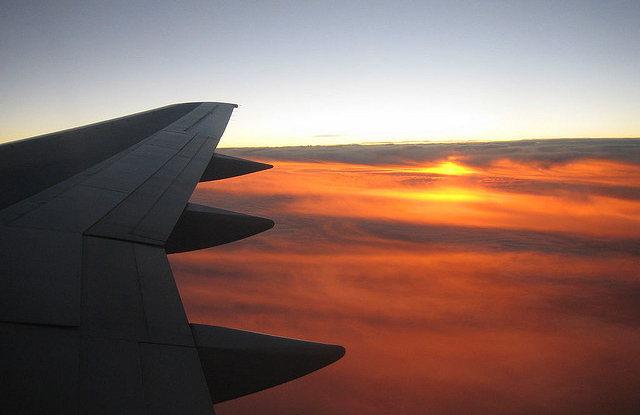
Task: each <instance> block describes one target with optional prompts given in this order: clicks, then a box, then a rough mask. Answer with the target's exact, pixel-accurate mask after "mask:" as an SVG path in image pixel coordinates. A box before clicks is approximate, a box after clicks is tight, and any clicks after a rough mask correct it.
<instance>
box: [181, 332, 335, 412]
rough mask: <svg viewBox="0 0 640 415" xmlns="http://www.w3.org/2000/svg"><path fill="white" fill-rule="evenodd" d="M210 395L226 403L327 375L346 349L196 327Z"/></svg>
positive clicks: (194, 335) (196, 338)
mask: <svg viewBox="0 0 640 415" xmlns="http://www.w3.org/2000/svg"><path fill="white" fill-rule="evenodd" d="M191 331H192V333H193V337H194V339H195V342H196V347H197V348H198V353H199V355H200V361H201V364H202V369H203V371H204V375H205V378H206V380H207V384H208V386H209V393H210V394H211V399H212V401H213V403H214V404H215V403H220V402H224V401H228V400H230V399H235V398H239V397H241V396H244V395H248V394H250V393H254V392H258V391H261V390H263V389H267V388H270V387H273V386H276V385H279V384H281V383H285V382H288V381H290V380H293V379H296V378H299V377H301V376H304V375H306V374H308V373H311V372H313V371H316V370H318V369H321V368H323V367H325V366H327V365H329V364H331V363H333V362H335V361H336V360H338V359H340V358H341V357H342V356H344V354H345V349H344V348H343V347H342V346H337V345H333V344H323V343H315V342H308V341H303V340H295V339H290V338H285V337H277V336H270V335H266V334H260V333H254V332H249V331H242V330H235V329H229V328H225V327H217V326H204V325H200V324H191Z"/></svg>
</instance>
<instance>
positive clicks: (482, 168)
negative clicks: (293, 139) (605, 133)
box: [171, 140, 640, 415]
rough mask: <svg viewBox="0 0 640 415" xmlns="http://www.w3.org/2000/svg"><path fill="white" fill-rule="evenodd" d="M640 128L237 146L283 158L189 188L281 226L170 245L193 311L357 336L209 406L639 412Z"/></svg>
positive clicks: (285, 331)
mask: <svg viewBox="0 0 640 415" xmlns="http://www.w3.org/2000/svg"><path fill="white" fill-rule="evenodd" d="M638 147H640V142H638V141H637V140H635V141H634V140H564V141H563V140H551V141H549V142H544V143H542V142H541V143H538V144H536V143H535V142H512V143H486V144H471V143H469V144H459V145H458V144H456V145H454V144H434V145H426V144H422V145H381V146H341V147H311V148H280V149H239V150H233V151H225V153H229V154H233V155H237V156H241V157H250V158H254V159H257V160H260V161H272V162H273V161H275V162H274V164H275V168H274V169H273V170H270V171H268V172H263V173H260V174H255V175H251V176H247V177H241V178H237V179H230V180H225V181H221V182H212V183H206V184H202V185H201V186H200V187H199V188H198V190H197V191H196V194H195V195H194V201H195V202H198V203H204V204H209V205H212V206H217V207H221V208H225V209H231V210H237V211H242V212H245V213H251V214H257V215H261V216H265V217H270V218H272V219H274V220H275V222H276V227H275V228H274V229H273V230H271V231H268V232H266V233H265V234H262V235H259V236H256V237H253V238H249V239H247V240H244V241H240V242H236V243H233V244H229V245H224V246H221V247H216V248H213V249H210V250H204V251H196V252H192V253H186V254H180V255H175V256H172V258H171V263H172V267H173V268H174V273H175V275H176V278H177V281H178V285H179V289H180V292H181V295H182V296H183V299H184V302H185V307H186V310H187V313H188V315H189V318H190V319H191V320H192V321H195V322H201V323H207V324H216V325H226V326H231V327H237V328H242V329H247V330H254V331H262V332H269V333H274V334H279V335H285V336H291V337H298V338H306V339H309V340H316V341H325V342H333V343H338V344H342V345H344V346H345V347H346V348H347V355H346V356H345V357H344V358H343V359H342V360H341V361H339V362H338V363H336V364H334V365H332V366H330V367H328V368H326V369H323V370H321V371H319V372H318V373H316V374H312V375H310V376H307V377H305V378H302V379H300V380H297V381H295V382H291V383H290V384H287V385H284V386H281V387H278V388H275V389H272V390H269V391H265V392H261V393H259V394H256V395H254V396H251V397H246V398H243V399H239V400H237V401H232V402H229V403H225V404H221V405H219V406H217V407H216V411H217V413H219V414H222V415H224V414H252V413H258V412H259V413H263V414H295V413H308V414H336V415H337V414H353V413H370V414H388V413H398V412H402V413H405V414H424V413H437V414H459V413H479V414H496V413H524V414H526V413H531V414H534V413H550V414H583V413H598V414H619V413H633V412H634V411H636V410H637V409H638V407H637V391H638V390H640V375H639V374H640V357H639V355H638V353H637V344H638V342H640V306H639V304H640V302H638V298H640V273H639V271H638V269H639V267H638V265H640V237H639V235H640V198H639V197H638V195H639V191H640V185H639V184H638V183H640V180H638V178H639V177H640V166H638V164H639V163H638V161H639V160H640V157H636V156H637V155H638ZM278 160H279V161H278Z"/></svg>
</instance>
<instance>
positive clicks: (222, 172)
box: [200, 153, 273, 182]
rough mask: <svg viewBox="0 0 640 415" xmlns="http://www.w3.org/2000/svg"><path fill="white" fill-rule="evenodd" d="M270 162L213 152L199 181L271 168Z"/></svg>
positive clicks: (225, 177)
mask: <svg viewBox="0 0 640 415" xmlns="http://www.w3.org/2000/svg"><path fill="white" fill-rule="evenodd" d="M272 167H273V166H272V165H271V164H265V163H259V162H257V161H252V160H246V159H241V158H238V157H231V156H225V155H223V154H218V153H215V154H214V155H213V157H212V158H211V161H210V162H209V164H208V165H207V168H206V169H205V171H204V173H203V174H202V178H201V179H200V181H201V182H208V181H210V180H220V179H227V178H229V177H236V176H242V175H244V174H249V173H255V172H257V171H261V170H267V169H270V168H272Z"/></svg>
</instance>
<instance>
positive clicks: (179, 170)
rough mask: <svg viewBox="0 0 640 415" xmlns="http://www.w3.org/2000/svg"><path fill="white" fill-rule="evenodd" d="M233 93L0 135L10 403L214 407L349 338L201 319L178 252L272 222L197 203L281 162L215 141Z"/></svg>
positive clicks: (0, 263) (306, 364)
mask: <svg viewBox="0 0 640 415" xmlns="http://www.w3.org/2000/svg"><path fill="white" fill-rule="evenodd" d="M235 107H236V106H235V105H234V104H227V103H187V104H177V105H172V106H168V107H164V108H160V109H156V110H152V111H147V112H144V113H140V114H135V115H131V116H127V117H122V118H119V119H115V120H111V121H107V122H102V123H98V124H93V125H90V126H86V127H81V128H77V129H73V130H68V131H64V132H60V133H54V134H49V135H46V136H40V137H36V138H32V139H28V140H22V141H17V142H14V143H9V144H5V145H3V146H0V190H1V193H0V209H2V210H0V278H1V281H2V282H1V289H0V347H1V348H2V350H1V356H0V363H1V366H0V370H1V372H2V380H1V381H0V399H1V400H2V405H3V408H4V410H6V411H7V412H6V413H11V414H148V415H152V414H178V413H179V414H212V413H213V412H214V411H213V404H214V403H218V402H223V401H225V400H228V399H234V398H237V397H240V396H244V395H246V394H248V393H253V392H256V391H259V390H262V389H265V388H268V387H271V386H275V385H277V384H280V383H283V382H286V381H288V380H291V379H294V378H297V377H300V376H303V375H305V374H307V373H309V372H312V371H314V370H317V369H319V368H321V367H324V366H326V365H328V364H330V363H332V362H334V361H335V360H338V359H339V358H340V357H342V355H343V354H344V349H343V348H342V347H340V346H335V345H327V344H320V343H313V342H304V341H300V340H293V339H286V338H281V337H275V336H269V335H264V334H258V333H250V332H244V331H240V330H233V329H228V328H222V327H214V326H203V325H195V324H189V322H188V321H187V317H186V315H185V312H184V309H183V306H182V302H181V299H180V296H179V294H178V291H177V288H176V285H175V281H174V279H173V274H172V272H171V268H170V266H169V263H168V261H167V257H166V254H167V253H173V252H184V251H190V250H195V249H202V248H207V247H211V246H215V245H219V244H222V243H227V242H231V241H234V240H237V239H240V238H244V237H247V236H250V235H253V234H256V233H258V232H261V231H264V230H266V229H269V228H270V227H272V226H273V222H272V221H270V220H268V219H264V218H259V217H254V216H249V215H243V214H239V213H235V212H229V211H224V210H221V209H215V208H213V207H210V206H201V205H195V204H190V203H188V201H189V197H190V196H191V193H192V192H193V190H194V189H195V186H196V184H197V183H198V182H199V181H206V180H217V179H224V178H226V177H232V176H236V175H241V174H246V173H250V172H253V171H258V170H263V169H265V168H269V167H271V166H268V165H264V164H261V163H255V162H250V161H248V160H242V159H236V158H233V157H228V156H223V155H219V154H214V150H215V148H216V146H217V144H218V141H219V140H220V137H221V136H222V134H223V132H224V130H225V128H226V125H227V123H228V120H229V118H230V116H231V113H232V111H233V109H234V108H235Z"/></svg>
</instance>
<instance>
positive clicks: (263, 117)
mask: <svg viewBox="0 0 640 415" xmlns="http://www.w3.org/2000/svg"><path fill="white" fill-rule="evenodd" d="M639 20H640V3H638V2H637V1H635V0H629V1H594V0H583V1H575V0H571V1H562V2H557V1H544V0H542V1H534V2H532V1H520V0H510V1H499V0H486V1H468V0H466V1H462V0H447V1H427V0H421V1H407V0H401V1H396V2H388V1H375V0H374V1H349V0H345V1H309V0H307V1H304V0H303V1H261V2H255V1H248V0H239V1H233V2H228V1H225V2H222V1H209V0H208V1H203V0H187V1H183V2H175V1H171V2H169V1H165V0H160V1H149V0H142V1H135V2H125V1H118V0H116V1H109V2H104V1H95V0H88V1H87V0H85V1H79V0H61V1H56V2H45V1H34V0H20V1H15V0H6V1H3V2H2V3H1V4H0V52H1V54H2V60H1V62H0V142H4V141H8V140H13V139H18V138H24V137H29V136H33V135H37V134H44V133H47V132H51V131H57V130H61V129H65V128H70V127H75V126H79V125H83V124H87V123H90V122H96V121H100V120H105V119H109V118H114V117H118V116H122V115H126V114H131V113H135V112H139V111H144V110H148V109H152V108H156V107H160V106H164V105H168V104H172V103H177V102H186V101H202V100H204V101H222V102H233V103H237V104H239V105H240V107H239V108H238V109H237V110H236V112H235V114H234V116H233V118H232V120H231V123H230V125H229V127H228V130H227V134H226V135H225V138H224V140H223V145H224V146H228V147H240V146H283V145H309V144H319V145H326V144H335V143H358V142H380V141H382V142H396V141H425V140H430V141H449V140H508V139H524V138H551V137H556V138H566V137H569V138H571V137H638V136H640V117H638V113H640V100H638V98H637V97H638V96H640V54H638V53H637V51H638V50H640V26H639V25H638V24H637V22H638V21H639Z"/></svg>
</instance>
